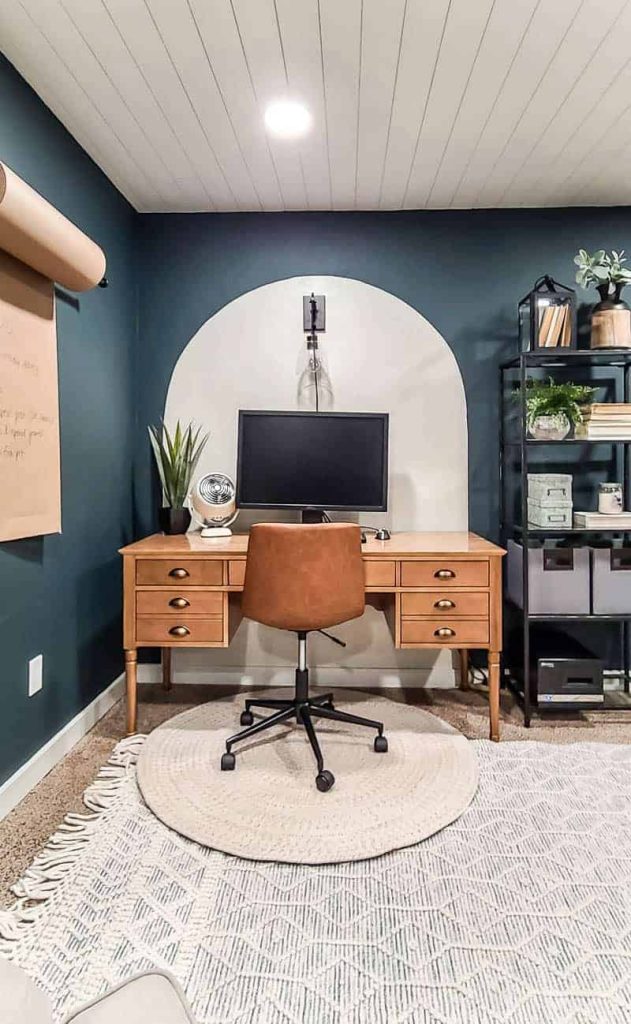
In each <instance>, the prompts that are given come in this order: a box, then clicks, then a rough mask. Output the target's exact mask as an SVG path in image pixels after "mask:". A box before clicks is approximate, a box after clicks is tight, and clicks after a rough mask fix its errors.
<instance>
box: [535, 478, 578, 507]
mask: <svg viewBox="0 0 631 1024" xmlns="http://www.w3.org/2000/svg"><path fill="white" fill-rule="evenodd" d="M528 497H529V498H531V499H532V500H533V501H536V502H537V503H538V504H539V505H571V504H572V477H571V475H570V474H569V473H529V474H528Z"/></svg>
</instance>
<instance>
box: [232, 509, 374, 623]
mask: <svg viewBox="0 0 631 1024" xmlns="http://www.w3.org/2000/svg"><path fill="white" fill-rule="evenodd" d="M364 607H365V591H364V565H363V562H362V553H361V530H360V528H359V526H355V525H354V524H352V523H323V524H322V525H316V526H308V525H304V526H300V525H297V524H286V523H259V524H257V525H256V526H253V527H252V529H251V530H250V540H249V544H248V558H247V563H246V570H245V583H244V588H243V602H242V608H243V614H244V615H246V616H247V617H248V618H249V619H254V620H255V621H256V622H262V623H264V624H265V625H267V626H275V627H276V628H277V629H290V630H295V631H297V632H298V631H302V630H310V629H326V628H327V627H328V626H335V625H337V623H339V622H346V621H347V620H348V619H356V618H357V617H358V616H359V615H361V614H362V613H363V611H364Z"/></svg>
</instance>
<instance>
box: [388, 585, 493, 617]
mask: <svg viewBox="0 0 631 1024" xmlns="http://www.w3.org/2000/svg"><path fill="white" fill-rule="evenodd" d="M401 614H402V615H403V616H409V615H431V616H433V617H434V618H436V617H438V616H440V617H441V618H443V616H447V618H452V619H453V618H457V619H462V618H465V619H488V617H489V595H488V593H487V591H485V590H481V591H478V592H477V593H476V592H475V591H471V590H469V591H466V590H463V591H458V590H452V591H451V592H450V593H449V594H448V595H447V594H445V591H444V590H442V591H441V590H434V591H429V590H428V591H425V593H422V594H401Z"/></svg>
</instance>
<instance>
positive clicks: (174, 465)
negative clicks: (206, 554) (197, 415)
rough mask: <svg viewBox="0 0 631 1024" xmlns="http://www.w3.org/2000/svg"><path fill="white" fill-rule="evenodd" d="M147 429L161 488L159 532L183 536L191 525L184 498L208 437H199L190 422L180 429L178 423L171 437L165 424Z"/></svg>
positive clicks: (199, 428)
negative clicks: (181, 534)
mask: <svg viewBox="0 0 631 1024" xmlns="http://www.w3.org/2000/svg"><path fill="white" fill-rule="evenodd" d="M148 429H149V438H150V440H151V447H152V448H153V454H154V456H155V460H156V466H157V468H158V474H159V476H160V483H161V485H162V508H161V509H160V510H159V512H158V521H159V523H160V529H161V530H162V531H163V533H168V534H175V533H186V531H187V530H188V528H189V526H190V525H191V513H190V511H189V509H188V508H187V507H186V499H187V497H188V492H189V489H190V486H191V480H192V477H193V473H194V472H195V468H196V466H197V463H198V462H199V457H200V455H201V454H202V451H203V450H204V446H205V444H206V442H207V440H208V434H205V435H204V436H203V437H200V434H201V427H197V428H196V429H195V428H194V426H193V424H192V423H189V425H188V426H187V427H185V428H184V429H182V427H181V426H180V421H179V420H178V421H177V423H176V425H175V431H174V432H173V434H170V433H169V430H168V428H167V426H166V424H165V423H160V424H159V426H150V427H149V428H148Z"/></svg>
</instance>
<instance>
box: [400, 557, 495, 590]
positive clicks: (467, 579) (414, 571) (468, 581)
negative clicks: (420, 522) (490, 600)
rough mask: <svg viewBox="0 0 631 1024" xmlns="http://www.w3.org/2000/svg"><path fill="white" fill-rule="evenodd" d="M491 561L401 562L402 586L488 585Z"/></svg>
mask: <svg viewBox="0 0 631 1024" xmlns="http://www.w3.org/2000/svg"><path fill="white" fill-rule="evenodd" d="M488 585H489V563H488V562H483V561H480V562H469V561H465V560H464V559H463V560H462V561H459V560H458V559H457V558H454V559H449V558H442V559H441V560H440V561H438V560H432V561H431V562H430V561H427V562H425V561H418V562H401V586H402V587H488Z"/></svg>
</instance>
